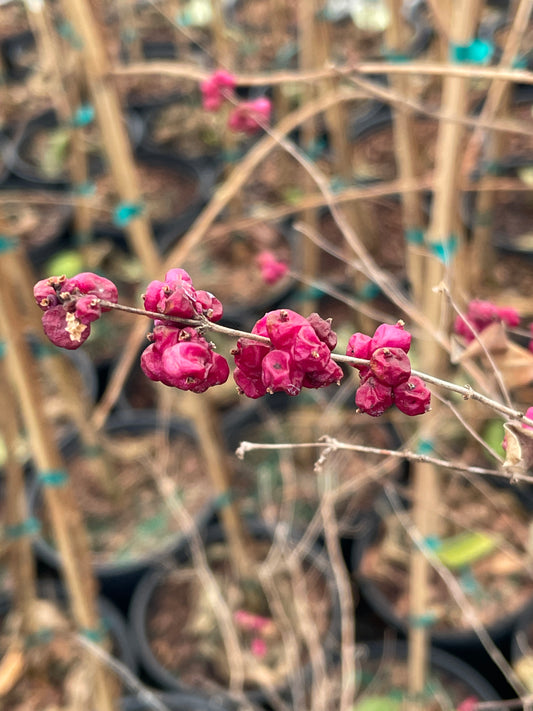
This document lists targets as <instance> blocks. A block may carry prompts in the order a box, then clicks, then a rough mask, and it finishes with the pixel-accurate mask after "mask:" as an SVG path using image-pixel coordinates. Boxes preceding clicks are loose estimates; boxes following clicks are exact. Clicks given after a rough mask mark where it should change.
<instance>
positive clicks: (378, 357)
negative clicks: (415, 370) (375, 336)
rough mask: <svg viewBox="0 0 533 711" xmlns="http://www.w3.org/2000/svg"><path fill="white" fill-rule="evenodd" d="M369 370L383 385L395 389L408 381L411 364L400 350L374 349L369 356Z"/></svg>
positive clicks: (405, 354)
mask: <svg viewBox="0 0 533 711" xmlns="http://www.w3.org/2000/svg"><path fill="white" fill-rule="evenodd" d="M370 370H371V371H372V374H373V375H374V376H375V377H376V378H377V379H378V380H380V381H381V382H382V383H384V384H385V385H390V386H391V387H396V385H400V383H404V382H405V381H406V380H409V377H410V375H411V362H410V360H409V356H408V355H407V353H406V352H405V351H404V350H402V349H401V348H376V350H375V351H374V352H373V353H372V355H371V356H370Z"/></svg>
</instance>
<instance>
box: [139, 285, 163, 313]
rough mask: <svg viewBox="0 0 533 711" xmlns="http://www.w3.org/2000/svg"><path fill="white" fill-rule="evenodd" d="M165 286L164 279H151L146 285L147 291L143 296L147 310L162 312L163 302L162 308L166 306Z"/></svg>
mask: <svg viewBox="0 0 533 711" xmlns="http://www.w3.org/2000/svg"><path fill="white" fill-rule="evenodd" d="M165 287H166V284H165V282H164V281H157V280H155V281H151V282H150V283H149V284H148V286H147V287H146V292H145V294H144V296H143V299H144V308H145V309H146V310H147V311H153V312H154V313H155V312H160V309H159V305H160V304H161V310H162V309H163V308H164V299H165Z"/></svg>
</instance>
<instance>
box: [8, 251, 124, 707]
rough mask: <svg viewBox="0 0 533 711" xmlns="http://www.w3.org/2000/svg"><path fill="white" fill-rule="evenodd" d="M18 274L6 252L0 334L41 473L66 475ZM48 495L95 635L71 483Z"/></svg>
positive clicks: (107, 697) (99, 685) (81, 620)
mask: <svg viewBox="0 0 533 711" xmlns="http://www.w3.org/2000/svg"><path fill="white" fill-rule="evenodd" d="M12 273H13V263H12V255H11V254H10V253H9V252H5V253H3V254H2V255H1V258H0V301H1V302H2V308H1V309H0V332H1V333H2V334H3V337H4V339H5V343H6V349H7V355H6V357H7V363H8V368H9V372H10V374H11V378H12V382H13V386H14V389H15V392H16V396H17V399H18V402H19V405H20V409H21V413H22V416H23V419H24V424H25V428H26V431H27V433H28V437H29V440H30V444H31V448H32V454H33V461H34V463H35V466H36V468H37V470H38V471H40V472H58V471H63V470H64V465H63V462H62V459H61V455H60V453H59V450H58V448H57V445H56V443H55V439H54V436H53V433H52V432H51V428H50V425H49V423H48V421H47V419H46V416H45V414H44V411H43V395H42V393H41V392H40V387H39V381H38V378H37V374H36V372H35V368H34V364H33V362H32V358H31V355H30V353H29V350H28V346H27V345H26V342H25V340H24V336H23V333H22V331H21V328H20V324H21V321H20V318H19V314H18V307H17V303H16V300H15V296H16V293H17V291H16V289H17V288H20V287H15V285H14V284H13V283H12V281H11V275H12ZM43 489H44V502H45V505H46V507H47V509H48V512H49V516H50V521H51V524H52V529H53V533H54V538H55V541H56V544H57V548H58V551H59V554H60V556H61V561H62V566H63V567H62V570H63V574H64V576H65V582H66V587H67V589H68V591H69V595H70V600H71V603H72V611H73V616H74V619H75V621H76V623H77V625H78V627H79V628H80V629H81V630H83V629H86V630H94V629H96V627H97V625H98V614H97V610H96V605H95V592H96V590H95V587H96V586H95V581H94V578H93V574H92V568H91V556H90V550H89V545H88V540H87V536H86V533H85V530H84V526H83V522H82V519H81V515H80V512H79V509H78V507H77V505H76V501H75V499H74V496H73V492H72V489H71V487H70V484H69V482H68V481H66V482H65V483H64V484H63V485H62V486H60V487H50V486H44V487H43ZM87 664H89V665H90V666H91V667H92V668H93V673H94V685H95V686H94V688H95V706H96V707H97V708H99V709H102V711H113V709H114V707H115V704H114V696H113V693H114V692H113V689H112V686H111V685H110V684H109V680H108V677H107V674H106V672H105V669H104V668H103V667H102V666H101V663H100V662H99V661H97V660H95V659H94V657H92V656H89V657H88V659H87Z"/></svg>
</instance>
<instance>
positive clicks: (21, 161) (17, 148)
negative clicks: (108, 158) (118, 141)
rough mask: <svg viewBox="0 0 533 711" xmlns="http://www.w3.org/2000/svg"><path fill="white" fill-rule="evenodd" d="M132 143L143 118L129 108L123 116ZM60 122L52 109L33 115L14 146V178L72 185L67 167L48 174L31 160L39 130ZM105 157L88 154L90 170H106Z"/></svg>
mask: <svg viewBox="0 0 533 711" xmlns="http://www.w3.org/2000/svg"><path fill="white" fill-rule="evenodd" d="M124 120H125V123H126V128H127V131H128V135H129V138H130V141H131V144H132V145H133V146H134V147H135V146H137V145H138V144H139V143H140V141H141V139H142V136H143V132H144V122H143V121H142V119H141V117H140V116H139V114H137V113H135V112H133V111H129V112H128V113H127V114H125V117H124ZM59 126H60V122H59V120H58V117H57V115H56V113H55V111H54V110H53V109H50V110H48V111H45V112H44V113H42V114H39V115H37V116H34V117H33V118H32V119H30V120H29V121H28V123H27V125H26V127H25V130H24V131H23V132H22V134H21V136H20V138H19V140H18V141H16V142H15V144H14V146H13V156H12V164H11V165H10V168H11V173H12V174H13V176H14V178H15V181H16V180H17V179H18V181H19V182H21V183H22V185H28V186H31V187H37V188H46V189H49V190H50V189H51V190H65V189H67V188H69V186H70V178H69V175H68V173H67V170H66V167H65V169H64V170H63V171H61V172H60V173H58V174H55V175H52V176H49V175H47V174H46V172H45V171H43V170H41V169H40V167H39V166H38V165H37V164H35V163H34V162H33V161H32V160H30V158H29V156H28V149H29V146H31V144H32V143H33V142H34V141H35V140H36V139H37V137H38V135H39V133H40V132H43V131H44V132H46V131H49V130H50V131H53V130H54V129H57V128H59ZM103 166H104V159H103V156H102V155H94V154H89V155H88V167H89V174H90V175H91V176H94V175H97V174H98V173H100V172H101V171H102V170H103Z"/></svg>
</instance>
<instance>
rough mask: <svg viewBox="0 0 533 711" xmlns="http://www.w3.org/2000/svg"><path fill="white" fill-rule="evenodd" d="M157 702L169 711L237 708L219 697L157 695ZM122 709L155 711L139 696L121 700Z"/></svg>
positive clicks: (218, 710) (204, 710) (219, 710)
mask: <svg viewBox="0 0 533 711" xmlns="http://www.w3.org/2000/svg"><path fill="white" fill-rule="evenodd" d="M157 700H158V701H160V702H161V703H163V704H164V705H165V706H166V707H167V709H168V711H228V706H229V707H230V708H236V705H235V704H229V705H228V704H227V702H226V703H224V701H223V700H221V699H220V697H219V696H218V695H217V696H201V695H200V694H186V693H180V692H174V693H172V694H157ZM237 708H238V707H237ZM120 709H121V711H154V706H153V705H152V704H150V703H149V702H148V701H143V700H142V699H140V698H139V697H138V696H130V697H127V698H124V699H122V700H121V702H120Z"/></svg>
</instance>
